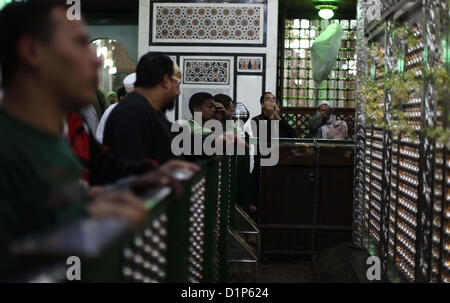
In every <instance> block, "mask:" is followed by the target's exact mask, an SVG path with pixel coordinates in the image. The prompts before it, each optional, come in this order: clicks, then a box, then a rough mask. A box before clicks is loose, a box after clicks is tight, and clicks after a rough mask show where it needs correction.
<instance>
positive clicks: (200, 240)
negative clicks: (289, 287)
mask: <svg viewBox="0 0 450 303" xmlns="http://www.w3.org/2000/svg"><path fill="white" fill-rule="evenodd" d="M248 164H249V156H248V155H246V156H222V157H217V158H214V159H211V160H209V161H207V162H206V163H204V164H203V165H202V169H201V171H200V172H199V173H197V174H195V175H194V176H191V177H188V178H187V180H185V181H184V191H183V193H182V195H181V196H180V197H176V196H175V195H173V194H172V193H171V190H170V189H169V188H161V189H158V190H156V191H154V192H153V193H151V194H149V196H148V197H144V200H145V205H146V207H147V209H148V210H149V215H148V218H147V219H146V223H145V224H144V225H143V226H142V228H141V229H140V230H138V231H137V232H134V233H130V232H124V230H125V229H127V228H128V226H127V225H126V224H125V223H123V222H122V223H120V222H116V223H117V224H116V223H114V224H112V223H111V220H103V221H99V220H94V219H88V220H87V221H85V222H82V223H80V222H78V223H76V224H75V227H74V225H73V224H72V225H70V226H69V227H66V228H63V229H62V230H59V231H58V232H56V235H55V233H52V234H50V235H45V236H44V237H39V238H36V239H35V240H30V239H29V240H27V241H26V244H24V245H22V248H21V249H20V248H19V249H18V251H19V255H21V257H22V258H25V259H31V258H36V257H38V259H39V260H42V259H43V258H44V259H46V260H50V261H52V262H50V264H52V265H55V264H57V266H59V267H60V270H59V272H60V274H59V277H53V278H52V280H55V281H65V279H66V270H65V269H67V267H68V266H67V265H66V264H65V262H66V259H67V258H68V257H69V256H78V257H79V258H80V260H81V265H82V270H81V272H82V277H81V282H150V283H151V282H225V281H226V280H227V233H228V229H233V227H234V224H235V223H234V220H235V219H234V217H235V215H234V213H235V203H236V202H237V201H238V200H239V201H238V202H239V203H241V202H242V201H244V200H246V199H247V197H248V190H249V181H250V177H249V175H250V174H249V165H248ZM238 196H239V199H238ZM121 224H122V225H123V228H120V227H116V229H117V232H113V233H112V235H107V233H105V232H104V231H105V230H111V227H110V226H111V225H114V226H117V225H118V226H121ZM102 230H103V231H102ZM110 234H111V232H110ZM105 238H110V240H105ZM55 239H58V241H60V242H58V241H55ZM80 239H81V240H80ZM30 241H31V242H30ZM74 241H78V242H77V243H75V244H73V243H72V244H68V242H74ZM30 243H31V245H30ZM86 243H90V244H89V249H87V248H86V246H87V245H85V244H86ZM105 243H106V244H105ZM19 247H20V246H19ZM30 247H32V249H31V250H30ZM68 247H70V248H68ZM24 256H25V257H24ZM63 262H64V263H63ZM53 272H54V271H53ZM39 275H41V276H42V272H39ZM35 276H36V274H35V275H34V276H33V275H31V276H30V275H28V276H26V278H24V279H20V280H21V281H29V280H33V279H35Z"/></svg>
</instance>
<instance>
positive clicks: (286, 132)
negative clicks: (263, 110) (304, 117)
mask: <svg viewBox="0 0 450 303" xmlns="http://www.w3.org/2000/svg"><path fill="white" fill-rule="evenodd" d="M252 120H253V121H255V122H256V129H253V127H252V131H253V136H254V137H258V138H259V121H264V120H265V121H268V122H267V130H268V135H267V137H268V139H269V138H270V137H271V128H270V122H269V121H270V119H269V118H268V117H267V116H265V115H264V114H261V115H258V116H256V117H254V118H253V119H252ZM278 131H279V136H278V137H279V138H295V137H296V136H297V134H296V132H295V130H294V129H293V128H292V127H291V126H290V125H289V123H288V122H287V121H286V120H284V119H283V118H281V120H280V128H279V130H278ZM268 142H269V140H268Z"/></svg>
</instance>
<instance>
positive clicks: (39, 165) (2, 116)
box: [0, 109, 88, 280]
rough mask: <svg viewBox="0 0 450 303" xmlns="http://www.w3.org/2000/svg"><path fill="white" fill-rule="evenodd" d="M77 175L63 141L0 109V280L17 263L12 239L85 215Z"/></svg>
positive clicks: (78, 167)
mask: <svg viewBox="0 0 450 303" xmlns="http://www.w3.org/2000/svg"><path fill="white" fill-rule="evenodd" d="M80 179H81V165H80V163H79V162H78V159H77V158H76V157H75V156H74V155H73V153H72V150H71V148H70V146H69V144H68V143H66V142H65V141H64V140H63V139H62V138H60V137H57V136H54V135H51V134H49V133H45V132H43V131H40V130H38V129H36V128H34V127H32V126H30V125H28V124H26V123H24V122H22V121H19V120H18V119H16V118H14V117H12V116H11V115H9V114H8V113H6V112H5V111H4V110H2V109H0V280H3V279H4V277H5V275H6V274H7V273H9V274H10V273H11V272H10V270H11V269H13V268H16V266H17V265H18V264H16V263H15V262H17V261H16V259H13V258H11V256H10V255H8V253H7V248H8V246H9V245H10V243H11V241H14V240H18V239H21V238H23V237H25V236H27V235H29V234H33V233H36V232H40V231H43V230H46V229H50V228H54V227H55V226H56V225H57V224H58V223H62V222H64V221H66V220H69V219H72V218H75V217H79V216H83V215H86V211H85V207H84V202H86V201H87V199H88V196H87V195H86V192H85V190H84V189H83V188H82V186H81V183H80Z"/></svg>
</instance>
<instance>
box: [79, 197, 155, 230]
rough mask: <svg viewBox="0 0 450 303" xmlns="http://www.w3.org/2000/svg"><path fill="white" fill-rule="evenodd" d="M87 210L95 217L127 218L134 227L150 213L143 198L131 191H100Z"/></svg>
mask: <svg viewBox="0 0 450 303" xmlns="http://www.w3.org/2000/svg"><path fill="white" fill-rule="evenodd" d="M91 194H94V193H91ZM87 211H88V213H89V214H90V215H91V216H92V217H94V218H111V217H113V218H120V219H125V220H127V221H129V222H130V224H131V225H132V226H133V227H134V228H138V227H139V226H140V225H141V224H142V223H143V222H144V220H145V218H146V217H147V214H148V211H147V209H146V208H145V206H144V203H143V202H142V200H141V199H139V198H138V197H137V196H136V195H134V194H132V193H130V192H105V193H99V194H97V195H96V197H95V198H94V200H93V201H92V202H91V203H90V204H89V205H88V207H87Z"/></svg>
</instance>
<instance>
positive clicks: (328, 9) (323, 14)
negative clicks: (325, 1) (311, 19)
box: [316, 5, 337, 20]
mask: <svg viewBox="0 0 450 303" xmlns="http://www.w3.org/2000/svg"><path fill="white" fill-rule="evenodd" d="M316 9H318V10H319V16H320V18H322V19H325V20H328V19H331V18H333V16H334V12H333V11H334V10H337V6H335V5H317V6H316Z"/></svg>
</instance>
